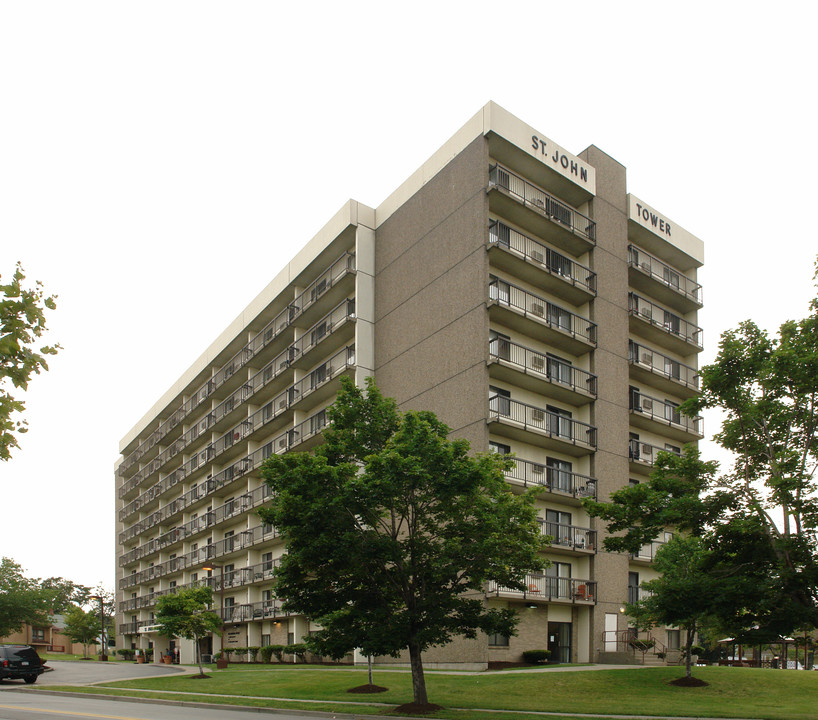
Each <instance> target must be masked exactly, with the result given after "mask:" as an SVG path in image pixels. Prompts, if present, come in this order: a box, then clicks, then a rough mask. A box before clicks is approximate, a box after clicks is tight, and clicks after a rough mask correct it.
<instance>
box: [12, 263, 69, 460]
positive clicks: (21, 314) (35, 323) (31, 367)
mask: <svg viewBox="0 0 818 720" xmlns="http://www.w3.org/2000/svg"><path fill="white" fill-rule="evenodd" d="M25 277H26V276H25V275H24V274H23V268H22V267H21V265H20V263H17V269H16V270H15V272H14V275H12V278H11V282H9V283H6V284H0V460H8V459H9V458H10V457H11V450H12V448H15V447H17V435H18V434H19V433H24V432H26V429H27V427H26V425H27V423H26V421H25V420H20V419H15V418H14V415H15V414H17V413H21V412H23V410H24V409H25V403H24V402H23V401H22V400H19V399H18V398H17V397H15V396H14V395H13V394H12V392H11V388H12V387H13V388H16V389H18V390H23V391H24V390H26V389H27V388H28V383H29V380H30V379H31V376H32V375H33V374H35V373H37V374H39V373H40V371H41V370H48V363H47V361H46V356H47V355H55V354H56V353H57V350H59V348H60V346H59V345H43V346H41V347H40V348H39V349H37V348H36V345H37V339H38V338H40V337H41V336H42V334H43V333H44V332H45V330H46V324H45V310H46V309H48V310H53V309H54V308H56V304H55V296H53V295H51V296H46V295H45V293H44V292H43V288H42V284H41V283H39V282H37V283H35V285H34V287H33V288H26V287H25V286H24V283H23V281H24V280H25ZM10 386H11V387H10Z"/></svg>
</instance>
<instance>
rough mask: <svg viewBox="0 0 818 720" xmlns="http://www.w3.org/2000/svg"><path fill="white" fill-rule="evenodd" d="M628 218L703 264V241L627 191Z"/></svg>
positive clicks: (696, 264)
mask: <svg viewBox="0 0 818 720" xmlns="http://www.w3.org/2000/svg"><path fill="white" fill-rule="evenodd" d="M628 218H629V219H630V220H633V221H634V222H636V223H638V224H639V225H640V226H641V227H643V228H644V229H645V230H647V231H649V232H651V233H653V234H654V235H656V236H657V237H658V238H660V239H661V240H663V241H664V242H666V243H668V245H672V246H673V247H674V248H676V249H677V250H679V251H680V252H682V253H684V254H685V255H687V256H688V257H689V258H691V260H693V264H694V265H695V266H697V267H701V266H702V265H704V242H703V241H702V240H700V239H699V238H698V237H696V236H695V235H694V234H693V233H691V232H688V231H687V230H685V229H684V228H683V227H682V226H681V225H678V224H677V223H675V222H673V221H672V220H670V219H669V218H668V217H667V216H666V215H663V214H662V213H660V212H659V211H658V210H656V208H654V207H652V206H651V205H648V204H647V203H646V202H645V201H644V200H642V199H640V198H638V197H636V195H634V194H633V193H628Z"/></svg>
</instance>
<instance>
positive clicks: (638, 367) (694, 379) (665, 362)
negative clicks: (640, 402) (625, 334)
mask: <svg viewBox="0 0 818 720" xmlns="http://www.w3.org/2000/svg"><path fill="white" fill-rule="evenodd" d="M628 362H630V365H631V377H633V378H636V379H639V380H642V381H644V382H646V383H648V384H650V385H653V386H655V387H656V388H658V389H660V390H664V391H665V392H667V393H671V394H673V395H679V396H680V397H684V398H688V397H694V396H695V395H698V394H699V371H698V370H697V369H696V368H694V367H690V366H689V365H685V364H684V363H681V362H679V361H678V360H674V359H673V358H671V357H668V356H667V355H663V354H662V353H660V352H659V351H658V350H653V349H652V348H649V347H647V346H645V345H640V344H638V343H635V342H633V341H630V343H629V344H628Z"/></svg>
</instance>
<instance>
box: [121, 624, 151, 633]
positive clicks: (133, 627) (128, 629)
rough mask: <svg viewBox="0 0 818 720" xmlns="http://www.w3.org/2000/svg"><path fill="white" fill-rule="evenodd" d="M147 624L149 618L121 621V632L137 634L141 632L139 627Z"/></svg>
mask: <svg viewBox="0 0 818 720" xmlns="http://www.w3.org/2000/svg"><path fill="white" fill-rule="evenodd" d="M147 624H148V621H147V620H137V621H136V622H129V623H120V624H119V634H120V635H136V634H137V633H138V632H139V629H140V628H143V627H145V626H146V625H147Z"/></svg>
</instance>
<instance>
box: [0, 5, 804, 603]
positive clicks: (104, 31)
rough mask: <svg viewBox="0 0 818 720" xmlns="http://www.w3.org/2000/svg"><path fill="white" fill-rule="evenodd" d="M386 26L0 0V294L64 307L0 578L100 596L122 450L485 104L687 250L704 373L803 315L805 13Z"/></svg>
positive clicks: (480, 15) (502, 14)
mask: <svg viewBox="0 0 818 720" xmlns="http://www.w3.org/2000/svg"><path fill="white" fill-rule="evenodd" d="M398 7H399V6H398V5H397V4H396V3H388V2H373V3H362V2H347V3H339V2H332V3H329V2H327V3H321V2H312V3H283V2H230V3H228V2H224V3H214V2H202V1H197V2H172V1H170V0H163V1H162V2H145V1H144V0H143V1H141V2H115V1H112V0H106V1H104V2H77V1H74V2H65V1H64V0H62V1H60V2H3V1H2V0H0V273H2V274H3V277H4V279H8V277H9V276H10V274H11V273H12V272H13V268H14V263H15V262H16V261H17V260H20V261H22V263H23V265H24V267H25V270H26V272H27V274H28V276H29V278H30V279H31V280H32V281H33V280H34V279H39V280H42V281H43V282H44V283H45V286H46V288H47V290H48V291H49V292H52V293H56V294H58V295H59V299H58V309H57V310H56V311H55V312H53V313H51V315H50V316H49V325H50V327H51V329H52V332H51V333H50V336H49V340H52V341H59V342H60V343H61V344H62V345H63V347H64V348H65V349H64V350H63V351H62V353H60V355H59V356H58V357H57V358H54V359H53V360H52V362H51V371H50V372H49V373H47V374H44V375H42V376H40V377H37V378H35V379H34V380H33V382H32V384H31V386H30V390H29V392H28V393H27V394H26V396H25V400H26V403H27V406H28V407H27V411H26V418H27V419H28V421H29V423H30V426H31V429H30V432H29V433H28V434H27V435H26V436H24V437H23V438H21V443H20V444H21V448H20V449H19V450H18V451H17V452H16V453H15V456H14V458H13V459H12V460H11V461H10V462H7V463H1V464H0V508H2V511H1V512H0V518H1V519H2V522H0V528H2V529H0V537H2V540H1V541H0V555H7V556H10V557H12V558H14V559H15V560H16V561H18V562H19V563H21V564H22V565H23V566H24V567H25V568H26V569H27V571H28V573H29V574H30V575H35V576H49V575H62V576H66V577H69V578H71V579H73V580H75V581H77V582H82V583H85V584H89V585H94V584H96V583H98V582H100V581H103V582H104V583H105V584H106V585H109V586H111V587H113V583H114V542H115V538H114V492H115V488H114V475H113V466H114V462H115V461H116V459H117V455H118V443H119V440H120V438H122V437H123V436H124V435H125V433H126V432H127V431H128V430H129V429H130V428H131V427H132V426H133V425H134V424H135V423H136V422H137V421H138V420H139V419H140V418H141V417H142V416H143V415H144V413H145V412H146V411H147V410H148V409H149V408H150V407H151V406H152V404H153V403H154V402H155V401H156V400H157V399H158V398H159V396H160V395H161V394H162V393H164V392H165V391H166V390H167V389H168V388H169V387H170V386H171V385H172V383H173V382H174V381H175V380H176V378H177V377H179V376H180V375H181V374H182V372H183V371H184V370H185V369H186V368H187V367H188V366H189V365H190V364H191V363H192V362H193V361H194V360H195V359H196V358H197V357H198V356H199V355H200V353H201V352H202V351H203V350H204V349H205V348H206V347H207V346H208V345H209V344H210V343H211V342H212V341H213V340H214V339H215V338H216V336H217V335H218V334H219V333H220V332H221V331H222V330H223V329H224V327H225V326H226V325H227V324H228V323H229V322H230V321H231V320H233V319H234V318H235V317H236V316H237V315H238V314H239V312H240V311H241V310H242V308H243V307H244V306H245V305H246V304H247V303H248V302H249V301H250V300H251V299H252V298H253V297H255V295H256V294H257V293H258V292H260V291H261V289H262V288H263V287H264V286H265V285H266V284H267V283H268V282H269V281H270V280H271V279H272V277H273V276H274V275H275V274H276V273H277V272H278V271H279V270H280V269H281V267H282V266H283V265H284V264H285V263H286V262H287V261H288V260H289V258H290V257H291V255H292V254H293V253H294V252H295V251H296V250H297V249H298V248H300V247H301V246H302V245H303V244H304V243H305V242H306V241H307V240H309V239H310V238H311V237H312V236H313V235H314V234H315V232H316V231H317V230H318V229H319V228H320V227H321V226H322V225H323V224H324V223H325V222H326V221H327V220H328V219H329V218H330V217H331V216H332V215H333V214H334V213H335V212H336V211H337V210H338V209H339V208H340V207H341V205H342V204H343V203H344V202H345V201H346V200H347V199H349V198H350V197H352V198H355V199H356V200H359V201H360V202H363V203H365V204H367V205H371V206H377V205H378V204H379V203H380V202H381V201H382V200H383V199H384V198H385V197H387V196H388V195H389V194H390V193H391V192H392V191H393V190H394V189H395V188H396V187H397V186H398V185H399V184H400V183H401V182H402V181H403V180H404V179H405V178H406V177H407V176H408V175H409V174H411V173H412V172H413V171H414V170H416V169H417V168H418V167H419V166H420V165H421V164H422V163H423V162H424V161H425V160H426V159H427V158H428V157H429V156H430V155H431V154H432V153H433V152H434V151H435V150H436V149H437V148H438V147H439V146H440V145H441V144H443V142H444V141H446V140H447V139H448V138H449V137H450V136H451V135H452V134H453V133H454V132H455V130H457V129H458V128H459V127H460V126H461V125H463V124H464V123H465V122H466V120H468V119H469V118H470V117H471V116H472V115H473V114H474V113H475V112H476V111H477V110H478V109H479V108H480V107H481V106H482V105H484V104H485V103H486V102H487V101H488V100H494V101H495V102H497V103H499V104H500V105H502V106H503V107H505V108H506V109H507V110H509V111H510V112H511V113H513V114H515V115H517V116H518V117H519V118H521V119H522V120H524V121H525V122H527V123H529V124H530V125H533V126H534V127H535V128H537V129H538V130H540V131H541V132H542V133H543V134H545V135H546V136H547V137H549V138H550V139H552V140H553V141H555V142H557V143H558V144H560V145H562V146H563V147H565V148H566V149H568V150H570V151H572V152H574V153H579V152H581V151H582V150H583V149H584V148H586V147H587V146H588V145H590V144H595V145H597V146H598V147H600V148H602V149H603V150H605V151H606V152H607V153H608V154H610V155H612V156H613V157H614V158H616V159H617V160H619V161H620V162H621V163H623V164H624V165H625V166H626V167H627V169H628V187H629V190H630V191H632V192H633V193H634V194H635V195H638V196H639V197H640V198H642V199H643V200H644V201H646V202H647V203H649V204H650V205H652V206H653V207H654V208H656V209H657V210H659V211H660V212H662V213H663V214H665V215H666V216H668V217H669V218H670V219H671V220H672V221H674V222H675V223H676V224H678V225H681V226H682V227H684V228H685V229H687V230H689V231H690V232H692V233H693V234H695V235H697V236H698V237H700V238H701V239H702V240H703V241H704V243H705V259H706V266H705V267H704V268H703V269H702V271H701V274H700V280H701V282H702V284H703V286H704V299H705V303H706V305H705V309H704V310H703V311H702V312H701V314H700V324H701V325H702V326H703V327H704V329H705V352H704V353H703V354H702V356H701V359H702V361H704V362H707V361H709V360H711V359H712V357H713V356H714V352H715V349H716V344H717V341H718V337H719V334H720V333H721V332H722V331H723V330H725V329H727V328H731V327H734V326H735V325H736V324H737V323H738V322H740V321H741V320H743V319H746V318H750V317H751V318H754V319H756V321H757V322H758V323H759V324H760V325H762V326H763V327H767V328H770V329H776V328H777V327H778V325H779V324H780V323H781V322H782V321H784V320H786V319H788V318H795V317H802V316H804V315H805V314H806V312H807V303H808V301H809V299H810V298H811V297H813V296H814V288H813V282H812V270H813V263H814V258H815V255H816V254H817V253H818V241H817V240H816V231H815V229H814V226H813V213H814V210H813V201H814V198H815V197H816V194H817V192H818V187H816V185H817V184H818V182H817V181H816V166H817V165H818V163H816V160H818V157H816V155H817V154H818V153H816V143H815V135H816V130H815V129H816V127H818V122H816V117H815V116H816V111H815V83H816V78H815V71H816V67H817V64H816V50H815V48H816V43H815V39H814V28H815V21H816V14H818V11H816V7H818V6H816V5H814V4H812V3H806V2H801V3H793V2H781V1H779V2H777V3H776V4H775V6H774V7H772V6H770V4H769V3H756V2H741V3H739V2H735V3H733V2H721V3H714V2H707V3H697V2H685V3H670V2H666V3H658V2H650V3H636V2H632V3H627V2H611V1H610V0H608V1H607V2H582V3H568V2H559V3H556V2H530V3H529V2H513V1H512V0H504V1H503V2H499V1H498V2H492V3H488V2H476V1H474V0H472V1H471V2H434V3H430V2H418V1H417V0H415V1H413V2H411V3H405V4H403V5H402V6H401V7H402V8H403V9H402V10H398V9H397V8H398ZM716 426H717V422H716V421H715V420H714V419H713V418H706V426H705V430H706V431H707V433H708V435H710V434H712V433H713V432H714V431H715V430H716V429H717V428H716ZM708 452H710V446H709V445H705V453H706V454H707V453H708ZM710 456H711V457H713V456H715V454H714V453H711V455H710Z"/></svg>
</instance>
